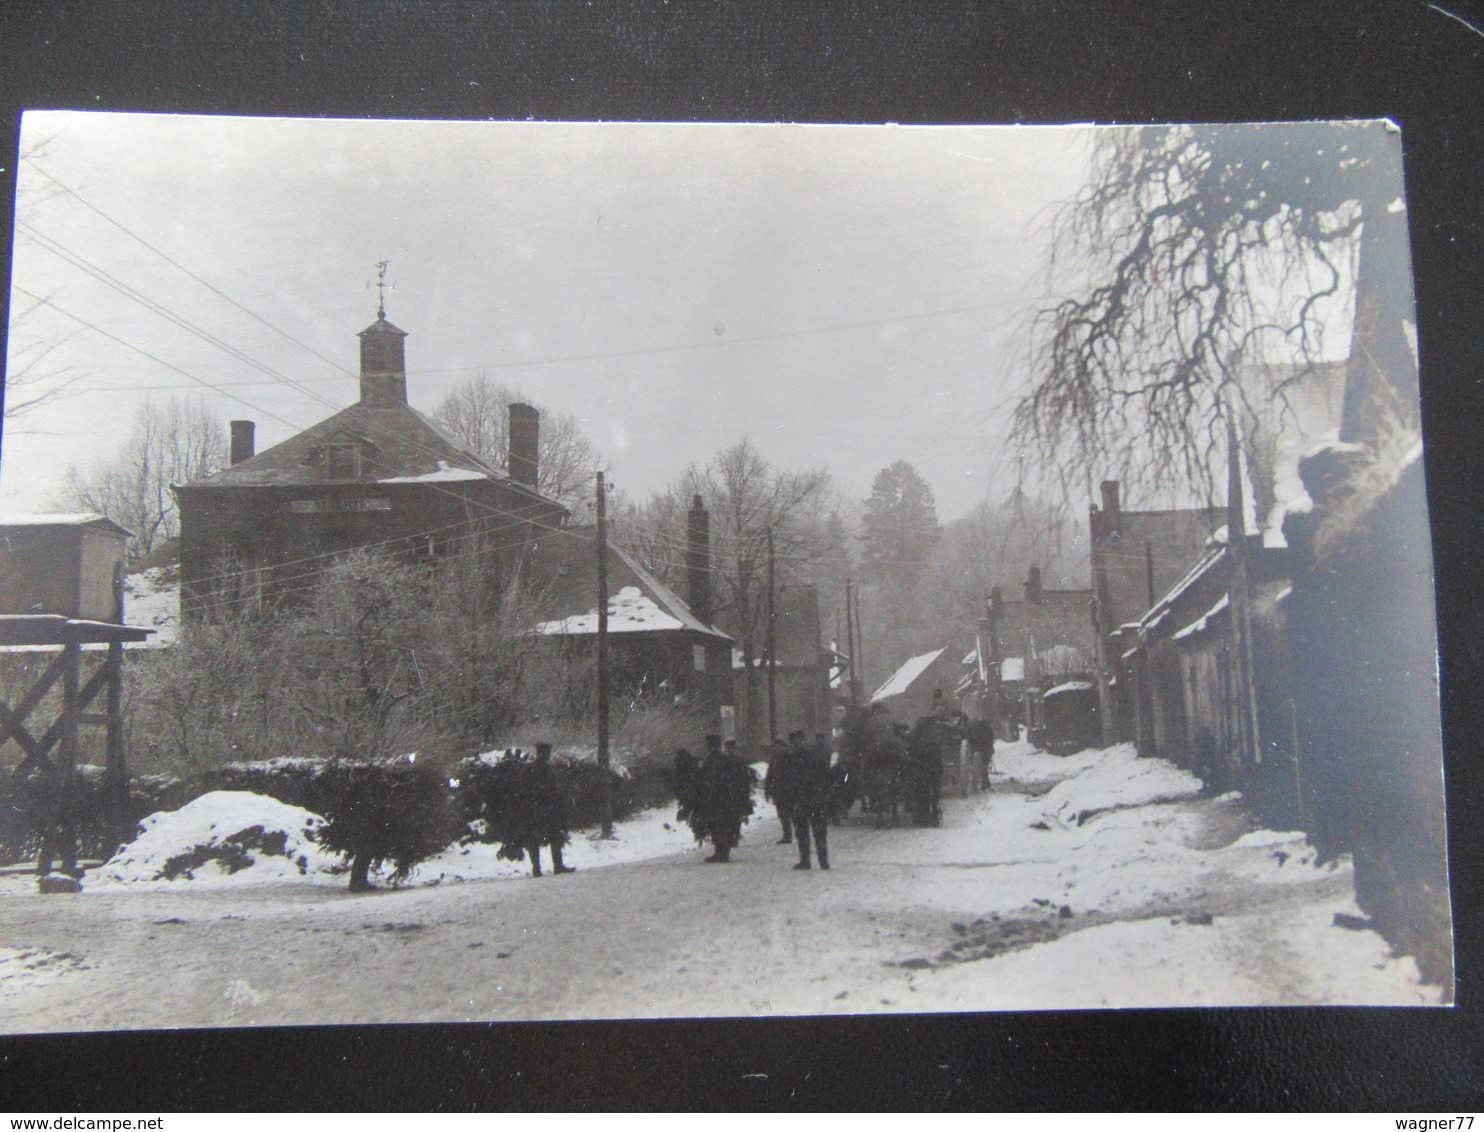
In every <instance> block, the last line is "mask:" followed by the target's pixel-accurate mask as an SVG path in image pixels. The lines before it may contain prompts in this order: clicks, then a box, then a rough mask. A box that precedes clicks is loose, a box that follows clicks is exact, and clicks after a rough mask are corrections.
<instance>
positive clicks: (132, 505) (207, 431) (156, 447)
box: [60, 397, 227, 560]
mask: <svg viewBox="0 0 1484 1132" xmlns="http://www.w3.org/2000/svg"><path fill="white" fill-rule="evenodd" d="M226 461H227V438H226V430H225V429H223V428H222V423H221V421H220V420H219V419H218V418H217V416H216V415H215V414H214V413H213V412H211V410H210V409H208V408H207V407H206V402H205V401H204V400H203V399H201V398H199V397H193V398H189V399H179V398H171V400H170V401H168V402H166V404H164V405H159V404H157V403H156V402H154V401H147V402H146V403H145V404H144V405H143V406H142V407H141V408H140V410H139V412H138V414H137V415H136V416H135V418H134V428H133V431H132V432H130V434H129V439H128V440H127V441H125V443H124V445H123V447H122V449H120V451H119V453H118V454H117V455H116V456H114V457H113V458H112V459H110V460H105V461H102V462H100V463H98V464H95V465H93V466H92V467H91V468H89V469H87V470H86V471H79V470H78V469H77V468H73V469H72V470H71V472H70V474H69V476H68V483H67V487H66V488H65V489H64V490H63V494H62V497H61V500H60V505H61V506H64V507H69V508H77V509H82V510H88V511H97V512H98V513H99V514H101V515H106V516H108V518H110V519H112V520H113V521H114V522H116V523H118V524H119V525H121V526H123V527H126V528H128V529H129V530H130V531H133V532H134V541H133V543H132V545H131V547H130V557H131V559H134V560H137V559H139V558H143V557H144V556H145V555H147V554H149V553H150V552H151V551H152V550H154V549H155V547H156V546H158V545H159V544H160V543H161V542H163V541H164V540H166V539H172V538H175V537H177V536H178V535H179V534H180V516H179V513H178V512H177V510H176V507H175V495H174V492H173V491H171V486H172V485H174V484H182V483H188V482H190V481H191V480H194V479H199V478H200V477H202V476H207V475H210V474H211V473H212V472H215V471H217V470H219V469H220V468H222V467H223V466H225V464H226Z"/></svg>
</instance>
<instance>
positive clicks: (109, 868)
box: [85, 790, 342, 887]
mask: <svg viewBox="0 0 1484 1132" xmlns="http://www.w3.org/2000/svg"><path fill="white" fill-rule="evenodd" d="M324 821H325V819H324V818H322V817H320V816H319V815H318V814H312V813H310V812H309V811H308V810H305V809H300V808H299V807H298V806H290V805H287V804H285V803H283V802H280V801H278V800H277V799H274V798H265V797H264V796H263V795H261V794H252V793H249V792H247V791H245V790H213V791H211V792H210V793H207V794H202V795H201V796H200V797H199V798H196V799H195V800H194V801H192V802H189V803H187V804H186V805H184V806H182V807H181V808H180V809H178V810H164V811H161V812H160V813H156V814H151V815H150V816H149V817H147V818H145V819H144V820H143V821H142V822H140V823H139V824H140V828H141V832H140V834H139V836H138V837H136V838H135V839H134V840H133V841H132V842H130V843H129V844H128V845H125V846H124V847H123V848H122V849H120V850H119V851H118V853H116V854H115V855H114V856H113V858H112V859H111V860H109V861H108V862H107V863H106V864H104V865H103V867H102V868H101V869H99V870H98V871H97V872H96V873H93V874H90V875H89V876H88V877H87V881H86V885H85V887H92V886H95V885H98V884H100V883H101V884H105V885H106V884H141V883H143V884H154V885H159V884H166V885H169V884H174V885H184V884H186V883H196V884H220V883H224V882H225V883H230V884H241V883H244V882H251V883H264V882H273V883H282V882H284V881H295V880H312V879H320V878H324V877H327V876H330V875H331V874H332V873H334V872H340V871H342V866H341V862H340V859H339V858H338V857H335V856H333V855H331V854H329V853H326V852H325V851H324V850H322V849H321V848H320V847H319V846H318V845H316V844H315V833H316V832H317V831H318V829H319V828H320V827H321V826H322V825H324Z"/></svg>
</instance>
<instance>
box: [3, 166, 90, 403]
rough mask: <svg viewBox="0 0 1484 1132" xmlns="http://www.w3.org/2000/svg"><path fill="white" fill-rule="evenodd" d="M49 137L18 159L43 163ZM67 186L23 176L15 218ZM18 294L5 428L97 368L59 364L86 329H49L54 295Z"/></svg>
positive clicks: (26, 214)
mask: <svg viewBox="0 0 1484 1132" xmlns="http://www.w3.org/2000/svg"><path fill="white" fill-rule="evenodd" d="M51 142H52V138H51V137H43V138H40V139H37V140H28V141H27V142H26V145H25V148H24V149H23V150H22V151H21V155H20V163H21V164H22V165H32V166H35V167H36V168H38V169H39V168H41V163H42V161H43V160H44V158H45V157H46V151H47V148H48V147H49V146H50V144H51ZM67 191H69V190H67V189H64V188H62V187H61V186H59V185H58V184H56V183H55V182H53V181H52V180H51V179H50V178H47V179H46V180H44V181H38V180H37V179H36V178H35V177H23V178H20V179H19V181H18V182H17V184H16V202H15V211H16V219H17V221H18V222H19V221H23V220H25V219H26V218H28V217H31V216H33V215H34V214H35V212H36V209H37V208H38V207H39V206H40V205H41V204H43V203H44V202H46V201H48V200H50V199H52V198H53V197H56V196H59V195H61V194H62V193H64V192H67ZM15 296H16V299H25V300H26V302H24V303H23V304H19V305H18V306H17V308H16V309H15V310H13V312H12V314H11V318H10V335H9V342H10V354H9V357H8V358H7V359H6V367H5V384H4V388H3V389H0V399H3V401H4V404H5V431H7V432H20V431H26V430H27V428H28V426H27V425H24V424H21V423H20V421H21V419H22V418H23V417H25V416H26V415H28V414H29V413H31V412H32V411H34V410H36V409H39V408H41V407H42V406H43V405H47V404H50V403H51V402H52V401H55V400H57V399H58V398H60V397H62V396H63V395H64V394H66V393H67V391H68V390H69V389H70V388H71V387H72V386H73V385H75V384H76V383H77V382H79V381H81V380H83V379H84V378H86V377H90V376H92V374H93V373H94V372H95V371H93V370H91V369H88V368H85V367H83V366H78V365H57V364H56V363H55V360H54V355H55V353H56V351H58V350H60V349H61V348H62V347H63V346H64V345H65V344H66V343H67V342H68V341H70V340H71V339H72V338H75V337H76V336H77V335H78V334H79V333H81V330H82V328H81V327H80V326H74V327H72V329H70V330H67V331H57V330H55V329H48V327H47V325H46V318H45V311H46V308H47V307H48V306H49V305H50V303H51V298H52V297H51V296H50V295H32V294H31V293H30V292H28V291H24V290H21V289H19V288H18V289H17V290H16V292H15Z"/></svg>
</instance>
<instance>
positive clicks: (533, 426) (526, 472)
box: [506, 401, 541, 488]
mask: <svg viewBox="0 0 1484 1132" xmlns="http://www.w3.org/2000/svg"><path fill="white" fill-rule="evenodd" d="M540 446H541V414H540V413H539V412H537V411H536V410H535V409H534V408H532V407H531V406H530V405H522V404H521V403H520V402H518V401H517V402H514V403H512V404H511V406H510V460H509V463H508V465H507V468H506V470H507V471H508V472H509V473H510V478H511V479H513V480H514V481H515V482H516V483H519V484H524V485H525V486H526V487H530V488H534V487H535V486H536V480H537V474H538V473H539V472H540V470H541V469H540V465H539V464H538V463H537V460H538V455H537V454H538V451H539V449H540Z"/></svg>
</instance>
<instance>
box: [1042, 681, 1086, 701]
mask: <svg viewBox="0 0 1484 1132" xmlns="http://www.w3.org/2000/svg"><path fill="white" fill-rule="evenodd" d="M1090 691H1092V685H1091V684H1089V683H1088V682H1087V681H1086V680H1068V681H1067V682H1066V683H1065V684H1058V685H1057V686H1056V687H1055V688H1052V689H1050V690H1048V691H1046V692H1043V693H1041V698H1042V699H1043V700H1049V699H1050V698H1051V697H1052V696H1059V695H1061V694H1062V693H1063V692H1090Z"/></svg>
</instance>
